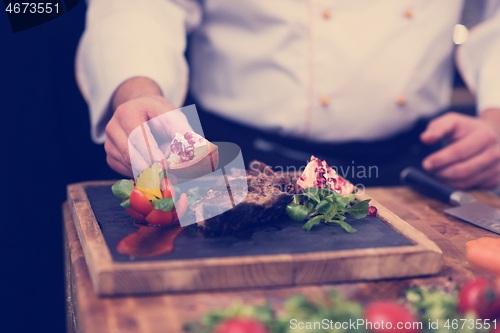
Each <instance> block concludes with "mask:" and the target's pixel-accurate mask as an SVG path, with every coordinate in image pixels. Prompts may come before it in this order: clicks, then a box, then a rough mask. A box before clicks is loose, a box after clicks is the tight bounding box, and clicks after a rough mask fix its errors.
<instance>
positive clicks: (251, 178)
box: [191, 163, 297, 236]
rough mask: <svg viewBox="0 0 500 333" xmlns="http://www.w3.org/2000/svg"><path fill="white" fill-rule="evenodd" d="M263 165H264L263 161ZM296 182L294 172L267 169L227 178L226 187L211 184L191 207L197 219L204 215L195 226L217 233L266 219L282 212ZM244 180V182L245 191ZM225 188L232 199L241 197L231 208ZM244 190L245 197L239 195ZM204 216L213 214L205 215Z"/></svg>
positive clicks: (206, 232) (242, 193) (211, 234)
mask: <svg viewBox="0 0 500 333" xmlns="http://www.w3.org/2000/svg"><path fill="white" fill-rule="evenodd" d="M262 164H263V163H262ZM263 165H264V167H265V164H263ZM271 172H272V171H271ZM267 175H269V176H267ZM296 182H297V177H295V176H294V177H290V176H278V175H276V174H274V173H269V172H266V175H263V174H262V173H261V174H260V175H259V176H255V175H247V176H246V177H245V176H243V177H236V178H231V179H230V180H229V185H230V186H229V187H230V189H229V188H228V187H226V185H225V184H224V185H219V186H214V187H213V188H211V189H210V190H209V191H208V192H207V196H206V197H205V198H203V199H201V200H200V201H199V202H198V203H196V204H195V205H193V206H192V207H191V209H192V210H193V211H194V212H195V214H196V216H197V218H198V219H199V217H200V216H204V217H205V220H204V221H202V222H198V227H199V228H200V229H201V230H202V231H203V233H204V235H206V236H218V235H221V234H228V233H232V232H234V231H237V230H241V229H245V228H247V227H250V226H254V225H257V224H260V223H266V222H269V221H271V220H273V219H275V218H276V217H278V216H279V215H281V214H283V213H285V208H286V206H287V205H288V204H289V203H290V201H291V200H292V195H293V194H294V193H295V183H296ZM245 183H246V184H247V185H248V194H247V193H246V186H244V185H245ZM228 190H229V191H228ZM228 192H229V193H230V195H229V196H232V197H233V200H234V201H236V202H240V201H241V202H240V203H239V204H237V205H236V206H235V207H234V208H233V206H232V203H231V200H230V198H229V196H228ZM245 194H246V197H244V198H243V196H245ZM221 212H223V213H222V214H221ZM207 216H208V217H210V216H213V217H211V218H208V219H207V218H206V217H207Z"/></svg>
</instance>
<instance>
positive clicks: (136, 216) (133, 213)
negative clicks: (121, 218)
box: [125, 207, 146, 222]
mask: <svg viewBox="0 0 500 333" xmlns="http://www.w3.org/2000/svg"><path fill="white" fill-rule="evenodd" d="M125 210H126V211H127V213H128V215H130V216H131V217H132V218H133V219H134V220H136V221H139V222H142V221H146V218H145V217H144V216H142V215H141V214H139V213H137V212H136V211H135V210H134V209H133V208H132V207H129V208H125Z"/></svg>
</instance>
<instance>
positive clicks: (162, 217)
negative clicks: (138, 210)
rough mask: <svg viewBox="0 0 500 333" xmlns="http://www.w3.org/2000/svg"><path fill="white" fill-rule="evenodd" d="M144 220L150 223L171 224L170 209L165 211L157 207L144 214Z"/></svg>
mask: <svg viewBox="0 0 500 333" xmlns="http://www.w3.org/2000/svg"><path fill="white" fill-rule="evenodd" d="M146 222H148V223H149V224H151V225H161V226H164V225H171V224H173V223H172V211H168V212H165V211H163V210H159V209H153V210H152V211H151V213H149V214H148V216H146Z"/></svg>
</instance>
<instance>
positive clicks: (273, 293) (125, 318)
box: [63, 187, 500, 333]
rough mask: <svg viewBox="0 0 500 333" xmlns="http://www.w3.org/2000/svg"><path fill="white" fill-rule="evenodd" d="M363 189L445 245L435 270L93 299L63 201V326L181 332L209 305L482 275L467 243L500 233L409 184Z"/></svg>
mask: <svg viewBox="0 0 500 333" xmlns="http://www.w3.org/2000/svg"><path fill="white" fill-rule="evenodd" d="M367 194H368V195H369V196H371V197H372V198H374V199H375V200H377V201H379V202H380V203H381V204H382V205H384V206H385V207H387V208H388V209H390V210H391V211H393V212H394V213H395V214H396V215H398V216H399V217H401V218H402V219H403V220H405V221H406V222H408V223H409V224H411V225H412V226H413V227H415V228H416V229H418V230H420V231H421V232H423V233H424V234H425V235H427V237H429V239H431V240H432V241H434V242H435V243H436V244H437V245H438V246H439V247H440V248H441V249H442V251H443V257H444V265H443V268H442V269H441V272H440V273H439V274H438V275H435V276H432V277H419V278H412V279H394V280H383V281H377V282H358V283H345V284H336V285H311V286H300V287H282V288H265V289H262V288H261V289H246V290H235V291H224V292H222V291H221V292H202V293H200V292H198V293H170V294H160V295H155V296H139V297H138V296H134V297H130V296H128V297H124V296H122V297H102V298H100V297H98V296H97V295H96V294H95V293H94V290H93V288H92V284H91V282H90V277H89V272H88V269H87V266H86V264H85V258H84V256H83V252H82V248H81V246H80V242H79V240H78V235H77V233H76V230H75V226H74V223H73V220H72V218H71V214H70V212H69V208H68V205H67V204H66V203H65V204H64V205H63V215H64V227H65V237H64V238H65V239H64V240H65V254H66V263H65V265H66V272H67V276H66V278H67V280H66V287H67V289H66V291H67V315H68V332H92V333H93V332H99V333H101V332H102V333H104V332H141V333H142V332H144V333H146V332H148V333H149V332H151V333H153V332H154V333H157V332H182V327H183V325H184V324H185V323H187V322H191V321H196V320H198V319H199V318H200V317H201V316H203V315H204V314H205V313H206V312H207V311H209V310H211V309H220V308H224V307H227V306H229V305H231V304H232V303H234V302H239V303H243V304H259V305H261V304H264V303H266V302H267V303H269V304H271V305H272V306H273V307H275V308H278V309H279V308H280V306H281V305H282V304H283V301H284V299H286V298H287V297H289V296H291V295H294V294H299V293H300V294H305V295H309V296H316V295H325V294H326V293H328V292H329V291H331V290H337V291H339V292H341V293H342V294H344V296H346V297H348V298H350V299H355V300H359V301H369V300H373V299H381V298H396V297H398V296H399V295H400V293H401V291H402V290H404V289H405V288H407V287H409V286H411V285H426V286H437V285H441V286H445V287H446V288H450V289H452V288H454V287H455V285H456V284H461V283H463V282H464V281H465V280H467V279H469V278H471V277H473V276H476V275H483V273H481V272H479V271H477V270H475V269H474V268H473V267H471V266H470V265H469V263H468V262H467V260H466V257H465V243H466V242H467V241H469V240H472V239H477V238H479V237H496V238H499V237H500V236H498V235H496V234H494V233H491V232H489V231H486V230H483V229H481V228H478V227H475V226H473V225H470V224H468V223H465V222H462V221H459V220H457V219H454V218H452V217H449V216H447V215H445V214H443V212H442V211H443V209H444V208H446V207H448V206H447V205H446V204H443V203H440V202H437V201H434V200H432V199H429V198H426V197H423V196H421V195H419V194H417V193H415V192H413V191H411V190H410V189H408V188H404V187H391V188H371V189H368V190H367ZM472 194H473V195H474V196H476V197H477V198H478V199H479V200H480V201H483V202H485V203H487V204H490V205H492V206H494V207H497V208H499V209H500V198H498V197H497V196H495V195H494V194H492V193H489V192H473V193H472Z"/></svg>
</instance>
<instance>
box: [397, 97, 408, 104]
mask: <svg viewBox="0 0 500 333" xmlns="http://www.w3.org/2000/svg"><path fill="white" fill-rule="evenodd" d="M396 104H397V105H399V106H403V105H405V104H406V98H405V97H404V96H403V95H399V96H398V97H397V98H396Z"/></svg>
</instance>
